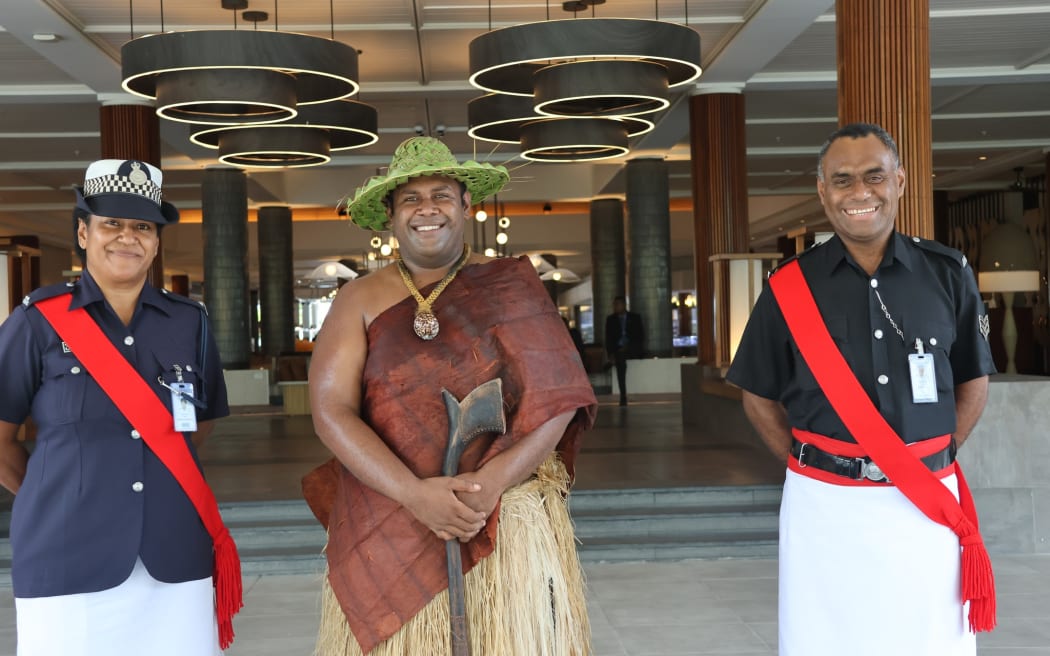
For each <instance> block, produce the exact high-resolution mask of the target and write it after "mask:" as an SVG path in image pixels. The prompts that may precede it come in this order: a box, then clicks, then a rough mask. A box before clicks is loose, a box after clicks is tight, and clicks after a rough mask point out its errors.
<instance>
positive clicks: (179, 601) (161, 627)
mask: <svg viewBox="0 0 1050 656" xmlns="http://www.w3.org/2000/svg"><path fill="white" fill-rule="evenodd" d="M15 612H16V614H17V629H18V652H17V653H18V656H143V655H145V654H148V655H149V656H220V655H221V654H222V651H221V650H220V649H219V629H218V625H217V624H216V620H215V593H214V588H213V587H212V580H211V578H206V579H200V580H198V581H187V582H186V583H161V582H160V581H157V580H156V579H154V578H153V577H152V576H150V574H149V572H148V571H146V567H145V565H143V564H142V560H140V559H136V562H135V568H134V570H132V572H131V576H129V577H128V579H127V580H126V581H124V582H123V583H121V584H120V585H118V586H117V587H115V588H110V589H109V590H102V591H101V592H88V593H82V594H71V595H61V596H55V597H38V598H31V599H19V598H16V599H15Z"/></svg>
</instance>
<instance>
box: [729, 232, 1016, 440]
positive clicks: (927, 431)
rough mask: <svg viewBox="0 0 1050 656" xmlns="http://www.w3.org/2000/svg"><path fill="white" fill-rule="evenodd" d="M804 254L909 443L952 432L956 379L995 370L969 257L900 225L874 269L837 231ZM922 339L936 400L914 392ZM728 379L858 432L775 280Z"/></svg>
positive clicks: (837, 333)
mask: <svg viewBox="0 0 1050 656" xmlns="http://www.w3.org/2000/svg"><path fill="white" fill-rule="evenodd" d="M798 263H799V266H800V268H801V269H802V273H803V274H804V275H805V278H806V281H807V282H808V283H809V287H810V290H811V291H812V292H813V297H814V298H815V299H816V302H817V307H818V308H819V309H820V313H821V315H822V316H823V318H824V322H825V323H826V325H827V328H828V332H829V333H831V336H832V337H833V338H834V340H835V343H836V345H837V346H838V347H839V350H840V351H841V352H842V355H843V356H844V357H845V359H846V362H847V363H849V366H850V368H851V369H852V370H853V373H854V374H856V376H857V379H858V380H859V381H860V384H861V385H862V386H863V388H864V390H865V391H866V392H867V393H868V396H869V397H870V398H871V400H872V401H873V402H874V403H875V406H876V407H877V408H878V409H879V411H880V412H881V413H882V415H883V416H884V417H885V418H886V420H887V421H888V422H889V424H890V426H892V427H893V429H894V430H895V431H896V432H897V434H898V435H900V436H901V438H902V439H903V440H904V441H905V442H906V443H911V442H918V441H921V440H924V439H928V438H931V437H936V436H938V435H945V434H950V433H953V432H954V431H955V396H954V387H955V386H956V385H959V384H960V383H964V382H966V381H969V380H973V379H974V378H979V377H981V376H984V375H987V374H991V373H995V365H994V364H993V363H992V354H991V350H990V349H989V346H988V338H987V334H988V333H987V315H986V314H985V307H984V303H983V301H982V300H981V297H980V294H979V292H978V291H977V284H976V281H975V280H974V275H973V270H972V269H971V268H970V267H969V266H968V265H967V263H966V259H965V257H963V255H962V254H961V253H959V252H958V251H955V250H953V249H950V248H948V247H946V246H943V245H941V244H939V243H937V242H935V241H929V240H925V239H919V238H917V237H905V236H903V235H901V234H899V233H894V234H893V236H892V237H891V239H890V242H889V245H888V247H887V249H886V254H885V256H884V257H883V260H882V263H881V264H880V265H879V268H878V270H877V271H876V272H875V275H873V276H869V275H868V274H867V273H866V272H865V271H864V270H863V269H861V268H860V266H858V265H857V263H856V262H855V261H854V259H853V258H852V257H851V256H850V255H849V253H848V252H847V251H846V248H845V246H844V245H843V244H842V241H841V240H840V239H839V238H838V236H835V237H832V238H831V239H830V240H828V241H827V242H825V243H824V244H821V245H818V246H814V247H813V248H810V249H809V250H807V251H806V252H804V253H802V254H801V255H799V256H798ZM773 275H776V273H774V274H773ZM876 290H878V293H879V295H881V296H882V300H883V302H884V303H885V305H886V309H887V310H888V311H889V314H890V316H891V317H892V318H893V321H894V322H895V323H896V324H897V326H898V327H899V328H900V330H901V332H902V333H903V338H902V336H901V335H898V333H897V331H896V330H895V329H894V327H893V325H892V324H891V323H890V321H889V319H887V318H886V314H885V313H884V312H883V310H882V307H881V305H880V303H879V298H878V296H876V293H875V291H876ZM916 338H919V339H921V340H922V343H923V346H924V349H925V351H926V352H927V353H933V354H934V364H935V369H936V378H937V395H938V401H937V402H936V403H915V402H913V401H912V390H911V377H910V372H909V366H908V354H910V353H916V352H917V351H916V349H915V340H916ZM726 378H727V380H729V382H731V383H733V384H735V385H738V386H740V387H742V388H744V389H746V390H748V391H749V392H751V393H753V394H757V395H758V396H761V397H764V398H767V399H774V400H778V401H780V402H782V403H783V404H784V407H785V408H786V409H787V414H788V422H789V423H790V425H791V426H792V427H794V428H800V429H802V430H806V431H810V432H813V433H819V434H821V435H826V436H829V437H832V438H835V439H839V440H844V441H847V442H855V441H856V440H854V439H853V437H852V436H851V435H850V433H849V431H847V430H846V427H845V426H844V425H843V423H842V421H841V420H840V419H839V417H838V415H837V414H835V411H834V410H833V409H832V408H831V405H830V404H829V403H828V400H827V398H826V397H825V396H824V394H823V392H821V391H820V388H819V387H818V386H817V382H816V380H815V379H814V377H813V374H812V373H811V372H810V370H809V367H808V366H807V365H806V363H805V362H804V361H803V359H802V355H801V354H800V353H799V350H798V347H797V346H796V345H795V342H794V340H793V339H792V338H791V335H790V333H789V332H788V328H787V324H786V323H785V321H784V317H783V315H782V314H781V312H780V308H779V306H778V305H777V302H776V299H775V298H774V297H773V293H772V291H770V289H769V286H768V285H767V286H766V288H765V289H764V290H763V291H762V294H761V295H760V296H759V299H758V302H757V303H756V304H755V307H754V310H753V311H752V313H751V318H750V319H749V320H748V324H747V328H746V329H745V331H744V335H743V338H742V340H741V342H740V346H739V348H738V350H737V352H736V356H735V358H734V360H733V363H732V365H731V366H730V368H729V372H728V374H727V376H726Z"/></svg>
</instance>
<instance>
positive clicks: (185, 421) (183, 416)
mask: <svg viewBox="0 0 1050 656" xmlns="http://www.w3.org/2000/svg"><path fill="white" fill-rule="evenodd" d="M169 387H170V389H171V414H172V416H174V417H175V430H176V431H178V432H180V433H193V432H196V430H197V411H196V409H194V407H193V404H192V403H190V402H189V401H188V400H187V398H186V397H189V398H191V399H192V398H193V383H171V385H170V386H169Z"/></svg>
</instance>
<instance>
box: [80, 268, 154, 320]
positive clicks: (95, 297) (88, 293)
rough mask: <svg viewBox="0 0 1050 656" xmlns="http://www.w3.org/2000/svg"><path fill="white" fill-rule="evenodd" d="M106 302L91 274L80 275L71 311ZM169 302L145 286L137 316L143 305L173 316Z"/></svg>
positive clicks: (151, 288)
mask: <svg viewBox="0 0 1050 656" xmlns="http://www.w3.org/2000/svg"><path fill="white" fill-rule="evenodd" d="M105 300H106V297H105V295H104V294H103V293H102V289H101V288H100V287H99V286H98V283H97V282H95V279H94V278H92V277H91V274H90V273H89V272H88V270H87V269H86V268H85V269H84V270H83V271H81V273H80V280H78V281H77V282H76V284H74V285H73V300H72V301H71V302H70V303H69V309H70V310H76V309H77V308H81V307H84V306H87V305H91V304H92V303H99V302H103V301H105ZM167 303H168V301H167V300H165V298H164V296H163V295H162V294H161V293H160V292H159V291H158V290H157V289H156V288H155V287H153V285H150V284H143V286H142V291H141V292H139V300H138V304H137V306H136V308H135V312H136V314H137V313H138V310H139V309H140V308H141V307H142V306H143V305H149V306H151V307H154V308H156V309H158V310H160V311H161V312H163V313H164V314H165V315H167V316H171V313H170V312H168V309H167V307H166V305H167Z"/></svg>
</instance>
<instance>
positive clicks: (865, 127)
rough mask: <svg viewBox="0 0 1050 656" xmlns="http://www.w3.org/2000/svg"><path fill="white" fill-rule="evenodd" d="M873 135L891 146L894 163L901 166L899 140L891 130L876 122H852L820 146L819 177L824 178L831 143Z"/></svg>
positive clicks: (819, 178)
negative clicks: (895, 139)
mask: <svg viewBox="0 0 1050 656" xmlns="http://www.w3.org/2000/svg"><path fill="white" fill-rule="evenodd" d="M872 135H874V136H875V138H877V139H878V140H879V141H881V142H882V144H883V145H884V146H886V147H887V148H889V150H890V153H891V154H892V155H893V165H894V166H895V167H897V168H900V165H901V156H900V151H898V150H897V142H896V141H894V140H893V137H891V136H890V133H889V132H886V130H884V129H883V128H882V127H881V126H879V125H875V124H874V123H850V124H848V125H843V126H842V127H841V128H839V129H838V130H835V131H834V132H832V133H831V136H829V137H828V140H827V141H825V142H824V145H823V146H821V147H820V154H819V155H818V156H817V179H818V180H823V179H824V157H825V156H826V155H827V154H828V149H829V148H831V144H833V143H835V142H836V141H838V140H839V139H843V138H849V139H863V138H864V137H870V136H872Z"/></svg>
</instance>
